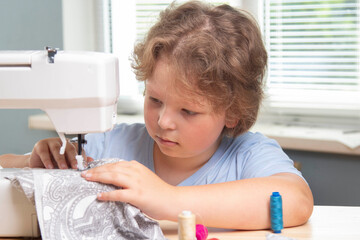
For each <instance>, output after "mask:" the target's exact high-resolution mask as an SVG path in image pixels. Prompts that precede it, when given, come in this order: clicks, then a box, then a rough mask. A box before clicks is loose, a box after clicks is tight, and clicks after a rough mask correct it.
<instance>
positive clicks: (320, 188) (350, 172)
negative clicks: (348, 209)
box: [286, 150, 360, 206]
mask: <svg viewBox="0 0 360 240" xmlns="http://www.w3.org/2000/svg"><path fill="white" fill-rule="evenodd" d="M286 153H287V154H288V155H289V156H290V157H291V158H292V159H293V160H294V161H298V162H300V163H301V166H302V169H301V171H302V173H303V176H304V177H305V179H306V180H307V181H308V183H309V185H310V188H311V189H312V191H313V195H314V201H315V204H316V205H344V206H360V190H359V186H360V177H359V173H360V157H359V156H350V155H341V154H328V153H320V152H305V151H293V150H286Z"/></svg>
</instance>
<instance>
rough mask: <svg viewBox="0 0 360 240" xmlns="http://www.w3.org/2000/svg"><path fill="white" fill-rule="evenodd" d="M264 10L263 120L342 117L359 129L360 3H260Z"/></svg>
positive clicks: (340, 0)
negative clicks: (268, 117)
mask: <svg viewBox="0 0 360 240" xmlns="http://www.w3.org/2000/svg"><path fill="white" fill-rule="evenodd" d="M263 7H264V15H263V16H264V18H263V21H264V25H263V28H264V36H265V43H266V47H267V50H268V54H269V64H268V73H267V75H268V76H267V91H266V92H267V98H266V101H265V106H264V113H265V115H266V114H268V115H271V114H274V115H279V114H282V115H284V116H286V115H287V116H295V117H296V116H300V115H301V116H313V117H323V119H322V120H321V121H327V120H333V118H332V117H335V118H341V117H346V118H347V119H353V121H352V123H354V124H357V125H359V123H360V72H359V62H360V59H359V56H360V23H359V19H360V16H359V15H360V13H359V11H360V10H359V0H317V1H313V0H303V1H300V0H263ZM341 121H343V120H341Z"/></svg>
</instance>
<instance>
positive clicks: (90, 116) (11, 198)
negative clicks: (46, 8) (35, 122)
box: [0, 47, 119, 237]
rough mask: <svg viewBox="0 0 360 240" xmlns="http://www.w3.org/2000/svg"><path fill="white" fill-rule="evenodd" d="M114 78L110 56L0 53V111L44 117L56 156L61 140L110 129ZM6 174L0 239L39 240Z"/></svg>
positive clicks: (30, 210)
mask: <svg viewBox="0 0 360 240" xmlns="http://www.w3.org/2000/svg"><path fill="white" fill-rule="evenodd" d="M118 78H119V73H118V60H117V58H116V57H114V56H113V55H111V54H105V53H95V52H66V51H57V49H53V48H48V47H47V48H46V49H45V50H43V51H0V108H7V109H14V108H17V109H41V110H43V111H44V112H46V113H47V115H48V116H49V118H50V120H51V121H52V123H53V124H54V126H55V129H56V131H57V133H58V134H59V136H60V138H61V140H62V143H63V144H62V148H61V150H60V153H64V151H65V146H66V138H65V134H79V135H78V136H79V137H80V138H81V135H82V134H86V133H91V132H105V131H108V130H110V129H112V127H113V125H114V124H115V123H116V115H117V114H116V109H117V108H116V105H117V100H118V96H119V79H118ZM79 145H80V143H79ZM79 151H80V150H79ZM79 154H80V155H81V153H79ZM6 171H9V170H6V169H0V216H1V217H0V237H4V236H7V237H16V236H22V237H36V236H39V231H38V226H37V221H36V211H35V208H34V207H33V206H32V205H31V203H30V202H29V201H28V200H27V199H26V197H25V195H24V194H21V193H19V192H16V191H17V190H15V189H13V188H12V187H11V186H10V182H9V181H8V180H6V179H4V178H3V177H2V175H4V174H5V173H6ZM34 219H35V220H34Z"/></svg>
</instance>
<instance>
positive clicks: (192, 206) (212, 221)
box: [168, 173, 313, 230]
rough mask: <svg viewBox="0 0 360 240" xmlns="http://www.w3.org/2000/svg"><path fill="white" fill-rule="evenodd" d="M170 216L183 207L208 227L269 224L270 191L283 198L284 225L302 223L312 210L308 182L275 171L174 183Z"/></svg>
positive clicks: (260, 225)
mask: <svg viewBox="0 0 360 240" xmlns="http://www.w3.org/2000/svg"><path fill="white" fill-rule="evenodd" d="M176 191H177V192H176V196H174V197H173V199H172V201H173V204H172V206H173V207H174V208H173V209H172V211H171V216H169V217H168V218H170V219H169V220H176V216H177V214H178V213H180V212H181V211H182V210H191V211H192V212H193V213H194V214H196V217H197V222H198V223H200V224H204V225H206V226H208V227H221V228H233V229H249V230H250V229H267V228H270V203H269V202H270V195H271V194H272V192H280V194H281V195H282V198H283V219H284V227H290V226H296V225H301V224H303V223H305V222H306V221H307V220H308V218H309V217H310V215H311V213H312V208H313V198H312V194H311V191H310V189H309V188H308V186H307V184H306V183H305V182H304V181H303V180H302V179H300V178H299V177H297V176H296V175H293V174H288V173H285V174H278V175H274V176H271V177H266V178H253V179H246V180H240V181H234V182H226V183H221V184H209V185H202V186H190V187H177V190H176Z"/></svg>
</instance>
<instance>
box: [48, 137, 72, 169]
mask: <svg viewBox="0 0 360 240" xmlns="http://www.w3.org/2000/svg"><path fill="white" fill-rule="evenodd" d="M60 147H61V146H60V143H53V144H51V145H49V149H50V152H51V154H52V156H53V158H54V160H55V162H56V163H57V165H58V167H59V168H61V169H67V168H68V165H67V163H66V160H65V156H64V155H63V154H60Z"/></svg>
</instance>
